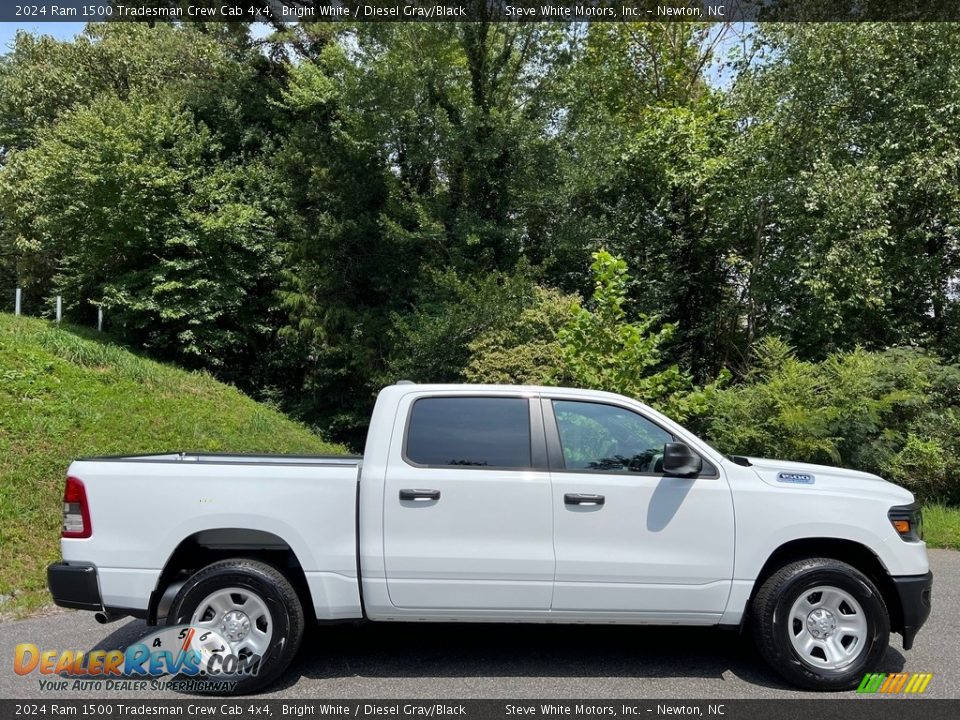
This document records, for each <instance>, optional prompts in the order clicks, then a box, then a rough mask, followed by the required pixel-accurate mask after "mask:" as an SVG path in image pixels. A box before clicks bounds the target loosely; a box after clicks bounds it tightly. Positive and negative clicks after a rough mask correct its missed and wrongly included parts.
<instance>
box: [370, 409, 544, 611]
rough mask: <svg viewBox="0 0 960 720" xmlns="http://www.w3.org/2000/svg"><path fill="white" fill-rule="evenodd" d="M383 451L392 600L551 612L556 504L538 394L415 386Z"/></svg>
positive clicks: (410, 605) (403, 603) (387, 564)
mask: <svg viewBox="0 0 960 720" xmlns="http://www.w3.org/2000/svg"><path fill="white" fill-rule="evenodd" d="M390 453H391V457H390V462H389V466H388V470H387V477H386V482H385V495H384V512H383V537H384V559H385V569H386V575H387V589H388V592H389V595H390V601H391V603H392V604H393V605H394V606H395V607H398V608H424V609H433V610H457V611H469V610H477V611H485V610H495V611H501V610H502V611H507V610H521V611H531V610H534V611H536V610H539V611H544V612H546V611H548V610H549V608H550V600H551V597H552V591H553V573H554V553H553V515H552V513H553V511H552V509H551V492H550V474H549V471H548V468H547V462H546V448H545V443H544V437H543V419H542V415H541V412H540V407H539V403H538V400H537V398H536V397H532V398H531V397H530V396H524V395H521V394H513V395H511V394H505V395H502V396H496V397H491V396H479V395H465V394H451V395H446V396H430V395H420V396H418V395H416V394H412V395H410V396H407V397H406V398H405V399H404V400H402V401H401V406H400V408H399V413H398V422H397V424H396V426H395V430H394V437H393V440H392V441H391V451H390Z"/></svg>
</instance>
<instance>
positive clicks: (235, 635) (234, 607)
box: [190, 587, 273, 658]
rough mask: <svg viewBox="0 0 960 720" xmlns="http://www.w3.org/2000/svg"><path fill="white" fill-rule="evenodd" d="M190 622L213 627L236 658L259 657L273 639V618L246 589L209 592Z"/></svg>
mask: <svg viewBox="0 0 960 720" xmlns="http://www.w3.org/2000/svg"><path fill="white" fill-rule="evenodd" d="M190 624H191V625H193V626H195V627H201V628H209V629H211V630H215V631H216V632H217V634H218V635H220V636H221V637H222V638H223V639H224V640H226V641H227V642H228V643H230V649H231V650H232V651H233V654H234V655H237V656H238V657H241V658H243V657H247V656H249V655H253V654H255V655H259V656H261V657H262V656H263V655H265V654H266V652H267V648H268V647H270V640H271V639H272V638H273V617H272V616H271V615H270V610H269V609H268V608H267V604H266V603H265V602H264V601H263V598H261V597H260V596H259V595H257V594H256V593H255V592H253V591H252V590H250V589H248V588H240V587H231V588H224V589H223V590H217V591H216V592H213V593H210V594H209V595H207V596H206V597H205V598H204V599H203V600H201V601H200V604H199V605H197V609H196V610H195V611H194V613H193V617H192V618H191V620H190Z"/></svg>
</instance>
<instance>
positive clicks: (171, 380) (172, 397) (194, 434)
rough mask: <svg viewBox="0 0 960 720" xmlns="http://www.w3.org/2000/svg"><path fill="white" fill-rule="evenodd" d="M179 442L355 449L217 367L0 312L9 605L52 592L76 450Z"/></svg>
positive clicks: (45, 599) (1, 600)
mask: <svg viewBox="0 0 960 720" xmlns="http://www.w3.org/2000/svg"><path fill="white" fill-rule="evenodd" d="M170 450H206V451H219V452H277V453H304V454H309V453H316V454H322V453H335V452H344V449H343V448H342V447H339V446H337V445H333V444H331V443H328V442H325V441H324V440H323V439H321V438H320V437H318V436H317V435H315V434H313V433H312V432H311V431H310V430H309V429H308V428H306V427H305V426H303V425H301V424H299V423H296V422H293V421H292V420H290V419H289V418H287V417H285V416H284V415H282V414H281V413H279V412H276V411H275V410H272V409H270V408H268V407H266V406H264V405H261V404H259V403H256V402H254V401H253V400H251V399H250V398H248V397H247V396H245V395H243V394H242V393H241V392H239V391H238V390H237V389H236V388H233V387H231V386H228V385H224V384H222V383H219V382H217V381H216V380H214V379H213V378H212V377H210V376H209V375H207V374H203V373H195V372H187V371H184V370H180V369H177V368H174V367H171V366H168V365H163V364H161V363H157V362H153V361H151V360H147V359H145V358H142V357H140V356H138V355H135V354H133V353H131V352H130V351H128V350H126V349H124V348H122V347H120V346H118V345H115V344H112V343H109V342H103V341H102V340H100V339H99V338H98V337H97V336H96V334H95V333H92V332H90V331H88V330H83V329H78V328H70V327H65V326H64V327H59V326H56V325H53V324H51V323H49V322H46V321H43V320H37V319H33V318H23V317H13V316H11V315H8V314H0V616H3V617H17V616H21V615H24V614H26V613H29V612H32V611H35V610H38V609H39V608H41V607H42V606H44V605H46V604H48V603H49V602H50V599H49V595H48V594H47V591H46V575H45V571H46V566H47V564H49V563H51V562H54V561H55V560H56V559H57V558H58V557H59V536H60V522H61V511H62V498H63V481H64V477H65V472H66V469H67V466H68V465H69V463H70V461H71V460H72V459H73V458H75V457H81V456H85V455H111V454H133V453H147V452H159V451H170Z"/></svg>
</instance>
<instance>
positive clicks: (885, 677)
mask: <svg viewBox="0 0 960 720" xmlns="http://www.w3.org/2000/svg"><path fill="white" fill-rule="evenodd" d="M932 679H933V673H905V672H901V673H867V674H866V675H864V676H863V680H861V681H860V687H858V688H857V692H858V693H863V694H874V693H882V694H886V695H898V694H909V695H920V694H922V693H923V692H924V691H925V690H926V689H927V685H929V684H930V681H931V680H932Z"/></svg>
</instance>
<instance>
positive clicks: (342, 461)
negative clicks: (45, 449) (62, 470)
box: [78, 452, 363, 467]
mask: <svg viewBox="0 0 960 720" xmlns="http://www.w3.org/2000/svg"><path fill="white" fill-rule="evenodd" d="M78 460H79V461H82V462H144V463H183V462H196V463H209V464H216V465H224V464H240V465H317V466H320V467H330V466H347V467H356V466H358V465H359V464H360V463H361V462H362V460H363V456H362V455H256V454H252V453H211V452H167V453H157V454H151V455H106V456H102V457H84V458H79V459H78Z"/></svg>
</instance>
